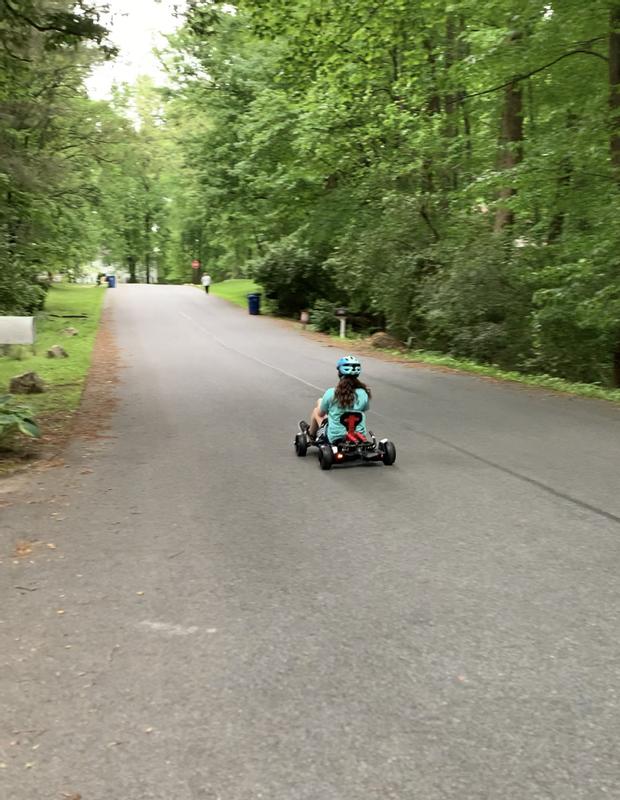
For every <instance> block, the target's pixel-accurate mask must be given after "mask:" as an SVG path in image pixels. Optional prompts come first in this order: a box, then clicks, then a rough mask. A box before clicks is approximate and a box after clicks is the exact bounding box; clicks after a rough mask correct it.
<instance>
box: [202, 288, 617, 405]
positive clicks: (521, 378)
mask: <svg viewBox="0 0 620 800" xmlns="http://www.w3.org/2000/svg"><path fill="white" fill-rule="evenodd" d="M211 291H212V292H213V294H215V295H217V296H218V297H222V298H223V299H224V300H228V301H230V302H231V303H235V304H236V305H238V306H243V307H244V308H246V307H247V294H248V293H249V292H260V291H262V289H261V287H260V286H259V285H258V284H257V283H254V281H251V280H244V279H231V280H227V281H222V282H221V283H215V284H213V285H212V286H211ZM263 308H264V312H265V313H266V314H269V313H270V308H269V302H267V303H265V302H264V301H263ZM319 335H321V334H319ZM326 338H329V339H331V340H333V341H334V342H339V343H341V344H343V340H342V339H340V337H338V336H336V335H333V336H330V335H326ZM345 341H346V342H347V344H350V345H357V346H361V347H363V348H364V349H368V351H369V354H372V355H375V356H380V355H381V353H385V354H386V355H390V356H396V357H398V358H400V359H403V360H405V361H411V362H412V363H418V364H428V365H429V366H435V367H443V368H444V369H450V370H455V371H456V372H466V373H470V374H472V375H479V376H481V377H484V378H493V379H495V380H500V381H509V382H512V383H520V384H523V385H525V386H534V387H538V388H540V389H548V390H551V391H554V392H562V393H564V394H573V395H577V396H579V397H593V398H596V399H598V400H607V401H609V402H612V403H620V389H606V388H605V387H603V386H597V385H596V384H590V383H572V382H571V381H566V380H563V379H562V378H555V377H553V376H552V375H528V374H525V373H523V372H514V371H509V370H503V369H500V368H499V367H494V366H491V365H489V364H479V363H478V362H476V361H468V360H467V359H461V358H454V357H453V356H448V355H444V354H442V353H432V352H427V351H425V350H409V351H407V350H379V349H372V348H369V346H368V344H367V342H366V340H365V338H364V336H362V335H361V334H353V335H352V336H350V337H347V339H346V340H345Z"/></svg>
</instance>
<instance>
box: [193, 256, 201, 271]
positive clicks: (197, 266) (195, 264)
mask: <svg viewBox="0 0 620 800" xmlns="http://www.w3.org/2000/svg"><path fill="white" fill-rule="evenodd" d="M199 268H200V261H198V259H197V258H195V259H194V260H193V261H192V269H199Z"/></svg>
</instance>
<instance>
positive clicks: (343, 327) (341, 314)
mask: <svg viewBox="0 0 620 800" xmlns="http://www.w3.org/2000/svg"><path fill="white" fill-rule="evenodd" d="M336 316H337V317H338V319H339V320H340V338H341V339H345V338H346V335H347V309H346V308H337V309H336Z"/></svg>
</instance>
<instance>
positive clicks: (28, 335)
mask: <svg viewBox="0 0 620 800" xmlns="http://www.w3.org/2000/svg"><path fill="white" fill-rule="evenodd" d="M35 338H36V330H35V326H34V317H0V345H3V344H34V340H35Z"/></svg>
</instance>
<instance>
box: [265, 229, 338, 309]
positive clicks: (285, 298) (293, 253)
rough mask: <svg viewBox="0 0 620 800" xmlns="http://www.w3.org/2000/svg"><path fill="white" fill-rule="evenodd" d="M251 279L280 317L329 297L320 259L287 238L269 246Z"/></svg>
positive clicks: (329, 283)
mask: <svg viewBox="0 0 620 800" xmlns="http://www.w3.org/2000/svg"><path fill="white" fill-rule="evenodd" d="M252 277H253V279H254V280H255V281H256V282H257V283H259V284H260V285H261V286H262V287H263V290H264V292H265V297H266V298H267V299H268V300H271V301H273V304H274V310H275V311H276V312H278V313H280V314H290V315H293V314H294V315H296V314H297V313H298V312H299V311H300V310H301V309H303V308H309V307H311V306H312V305H313V304H314V303H315V302H316V301H317V299H318V298H320V297H326V296H329V295H330V293H331V290H332V284H331V280H330V277H329V274H328V272H327V270H326V269H325V268H324V266H323V264H322V258H321V257H320V256H319V255H318V254H315V253H312V252H311V251H310V250H309V248H308V247H306V246H305V245H303V244H301V243H300V242H299V241H298V239H297V237H296V236H288V237H286V238H284V239H280V241H279V242H276V243H275V244H273V245H271V247H270V248H269V250H268V252H267V253H266V254H265V255H264V256H263V257H262V258H260V259H258V260H257V261H256V262H255V263H254V265H253V269H252Z"/></svg>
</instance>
